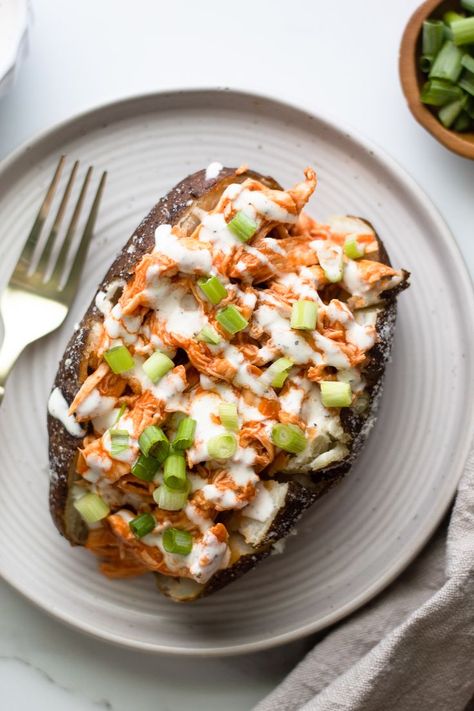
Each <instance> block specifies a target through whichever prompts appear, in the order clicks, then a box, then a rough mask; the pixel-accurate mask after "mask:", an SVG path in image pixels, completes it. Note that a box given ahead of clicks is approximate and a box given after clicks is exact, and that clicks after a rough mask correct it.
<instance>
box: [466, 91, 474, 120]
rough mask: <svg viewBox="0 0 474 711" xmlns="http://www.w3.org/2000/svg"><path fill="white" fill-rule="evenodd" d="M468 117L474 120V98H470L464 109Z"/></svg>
mask: <svg viewBox="0 0 474 711" xmlns="http://www.w3.org/2000/svg"><path fill="white" fill-rule="evenodd" d="M464 108H465V110H466V113H467V115H468V116H470V117H471V118H472V119H474V96H469V97H468V100H467V102H466V106H465V107H464Z"/></svg>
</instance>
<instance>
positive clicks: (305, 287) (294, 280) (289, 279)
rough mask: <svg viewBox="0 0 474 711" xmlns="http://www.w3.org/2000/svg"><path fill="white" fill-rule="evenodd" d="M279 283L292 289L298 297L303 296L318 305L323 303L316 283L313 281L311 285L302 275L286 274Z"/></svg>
mask: <svg viewBox="0 0 474 711" xmlns="http://www.w3.org/2000/svg"><path fill="white" fill-rule="evenodd" d="M308 271H309V270H308ZM310 274H311V272H310ZM278 281H279V282H280V284H283V285H284V286H286V287H287V288H288V289H290V290H291V291H292V292H293V293H294V294H296V296H301V297H302V298H303V299H309V300H310V301H315V302H316V303H317V304H322V303H323V302H322V301H321V297H320V296H319V294H318V292H317V290H316V289H315V287H314V283H311V281H310V282H309V283H308V282H307V281H305V279H304V278H303V276H302V275H301V274H294V273H292V272H289V273H288V274H285V275H284V276H282V277H280V278H279V280H278ZM313 282H314V280H313Z"/></svg>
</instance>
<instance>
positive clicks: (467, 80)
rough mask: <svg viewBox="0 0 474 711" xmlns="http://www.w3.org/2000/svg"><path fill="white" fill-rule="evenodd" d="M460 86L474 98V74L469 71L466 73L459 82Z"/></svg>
mask: <svg viewBox="0 0 474 711" xmlns="http://www.w3.org/2000/svg"><path fill="white" fill-rule="evenodd" d="M458 86H460V87H461V89H464V91H467V93H468V94H470V95H471V96H474V74H473V73H472V72H470V71H468V70H466V71H464V72H463V73H462V75H461V78H460V80H459V81H458Z"/></svg>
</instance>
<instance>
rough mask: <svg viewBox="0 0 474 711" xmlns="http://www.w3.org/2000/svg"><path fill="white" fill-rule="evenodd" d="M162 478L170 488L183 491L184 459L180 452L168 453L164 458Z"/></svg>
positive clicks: (184, 480) (184, 484)
mask: <svg viewBox="0 0 474 711" xmlns="http://www.w3.org/2000/svg"><path fill="white" fill-rule="evenodd" d="M163 479H164V482H165V484H166V485H167V486H169V488H170V489H174V490H175V491H176V490H178V491H184V489H185V488H186V482H187V479H186V460H185V458H184V456H183V455H182V454H170V455H169V457H167V458H166V459H165V465H164V469H163Z"/></svg>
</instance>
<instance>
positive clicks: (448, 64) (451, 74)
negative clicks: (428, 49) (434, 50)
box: [429, 40, 463, 82]
mask: <svg viewBox="0 0 474 711" xmlns="http://www.w3.org/2000/svg"><path fill="white" fill-rule="evenodd" d="M462 57H463V52H462V51H461V50H460V49H459V47H456V45H455V44H454V43H453V42H451V41H450V40H447V41H446V42H445V43H444V44H443V46H442V48H441V50H440V51H439V53H438V56H437V57H436V59H435V61H434V62H433V66H432V67H431V71H430V74H429V76H430V79H447V80H448V81H452V82H456V81H457V80H458V79H459V75H460V74H461V69H462V64H461V60H462Z"/></svg>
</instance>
